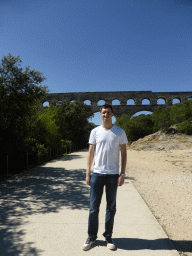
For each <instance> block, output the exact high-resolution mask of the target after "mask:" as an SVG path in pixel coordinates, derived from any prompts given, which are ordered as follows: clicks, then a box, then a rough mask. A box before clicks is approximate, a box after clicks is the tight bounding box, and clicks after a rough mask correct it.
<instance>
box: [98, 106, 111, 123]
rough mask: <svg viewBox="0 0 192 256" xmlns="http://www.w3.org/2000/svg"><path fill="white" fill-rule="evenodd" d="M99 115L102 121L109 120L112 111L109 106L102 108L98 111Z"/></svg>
mask: <svg viewBox="0 0 192 256" xmlns="http://www.w3.org/2000/svg"><path fill="white" fill-rule="evenodd" d="M100 116H101V118H102V120H103V121H104V122H108V121H111V119H112V117H113V112H112V111H111V109H110V108H102V110H101V112H100Z"/></svg>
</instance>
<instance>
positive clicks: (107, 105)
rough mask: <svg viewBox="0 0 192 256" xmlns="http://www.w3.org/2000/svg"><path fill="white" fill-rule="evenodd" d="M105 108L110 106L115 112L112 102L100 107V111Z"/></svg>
mask: <svg viewBox="0 0 192 256" xmlns="http://www.w3.org/2000/svg"><path fill="white" fill-rule="evenodd" d="M103 108H110V109H111V112H112V113H113V112H114V111H113V107H112V105H111V104H109V103H105V104H104V105H103V106H101V107H100V112H101V111H102V109H103Z"/></svg>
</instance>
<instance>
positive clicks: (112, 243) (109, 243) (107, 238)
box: [105, 236, 116, 250]
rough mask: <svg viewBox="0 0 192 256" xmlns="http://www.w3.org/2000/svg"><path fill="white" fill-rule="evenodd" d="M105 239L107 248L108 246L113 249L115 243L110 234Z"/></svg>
mask: <svg viewBox="0 0 192 256" xmlns="http://www.w3.org/2000/svg"><path fill="white" fill-rule="evenodd" d="M105 241H106V242H107V248H109V249H110V250H115V248H116V247H115V244H114V242H113V240H112V239H111V237H110V236H106V237H105Z"/></svg>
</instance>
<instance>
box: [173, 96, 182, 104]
mask: <svg viewBox="0 0 192 256" xmlns="http://www.w3.org/2000/svg"><path fill="white" fill-rule="evenodd" d="M178 103H181V99H180V98H179V97H175V98H173V99H172V104H178Z"/></svg>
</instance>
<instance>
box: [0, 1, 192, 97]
mask: <svg viewBox="0 0 192 256" xmlns="http://www.w3.org/2000/svg"><path fill="white" fill-rule="evenodd" d="M9 53H11V54H12V55H13V56H19V57H20V59H21V60H22V66H23V67H25V66H28V65H29V66H30V68H31V69H35V70H38V71H40V72H42V73H43V75H44V76H45V77H46V80H45V81H44V82H43V84H42V85H46V86H48V89H49V92H50V93H67V92H96V91H97V92H99V91H101V92H102V91H153V92H166V91H169V92H171V91H172V92H174V91H192V88H191V84H192V83H191V82H192V0H0V58H1V59H2V58H3V56H7V55H8V54H9Z"/></svg>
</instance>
